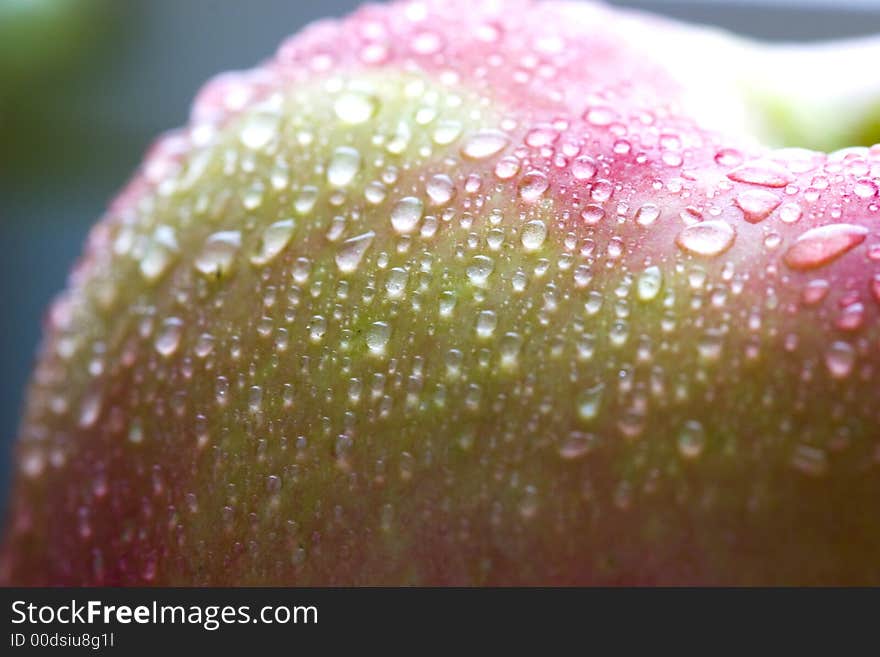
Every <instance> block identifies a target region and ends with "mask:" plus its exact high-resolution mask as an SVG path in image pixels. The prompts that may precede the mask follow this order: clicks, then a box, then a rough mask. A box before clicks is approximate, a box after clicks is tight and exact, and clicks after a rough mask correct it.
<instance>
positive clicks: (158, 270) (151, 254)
mask: <svg viewBox="0 0 880 657" xmlns="http://www.w3.org/2000/svg"><path fill="white" fill-rule="evenodd" d="M176 254H177V238H176V236H175V234H174V229H173V228H171V227H170V226H159V227H158V228H156V231H155V232H154V233H153V237H152V238H151V239H150V241H149V243H148V245H147V248H146V252H145V253H144V255H143V257H142V258H141V260H140V263H139V264H138V266H139V269H140V271H141V274H142V275H143V277H144V278H145V279H146V280H147V281H149V282H151V283H152V282H155V281H157V280H159V278H161V277H162V275H163V274H164V273H165V272H166V271H167V270H168V267H169V265H171V263H172V262H173V261H174V259H175V258H176V257H177V255H176Z"/></svg>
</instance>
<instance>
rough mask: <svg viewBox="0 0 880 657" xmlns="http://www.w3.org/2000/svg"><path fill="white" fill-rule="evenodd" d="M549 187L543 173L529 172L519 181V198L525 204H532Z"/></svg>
mask: <svg viewBox="0 0 880 657" xmlns="http://www.w3.org/2000/svg"><path fill="white" fill-rule="evenodd" d="M549 185H550V183H549V182H548V180H547V176H545V175H544V174H543V173H541V172H540V171H529V172H527V173H526V174H525V175H524V176H523V177H522V179H521V180H520V181H519V186H518V189H519V196H520V198H521V199H522V200H523V201H526V202H527V203H534V202H535V201H537V200H538V199H539V198H541V196H543V195H544V192H546V191H547V188H548V187H549Z"/></svg>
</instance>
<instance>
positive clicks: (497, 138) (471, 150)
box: [461, 130, 509, 160]
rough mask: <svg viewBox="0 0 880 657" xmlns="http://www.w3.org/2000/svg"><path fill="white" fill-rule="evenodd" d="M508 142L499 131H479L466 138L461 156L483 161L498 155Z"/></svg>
mask: <svg viewBox="0 0 880 657" xmlns="http://www.w3.org/2000/svg"><path fill="white" fill-rule="evenodd" d="M508 142H509V139H508V137H507V135H505V134H504V133H503V132H500V131H499V130H480V131H478V132H475V133H474V134H472V135H470V136H469V137H468V138H467V140H466V141H465V143H464V144H463V145H462V147H461V154H462V155H463V156H464V157H466V158H470V159H472V160H483V159H486V158H487V157H492V156H493V155H497V154H498V153H500V152H501V151H502V150H503V149H504V147H505V146H507V144H508Z"/></svg>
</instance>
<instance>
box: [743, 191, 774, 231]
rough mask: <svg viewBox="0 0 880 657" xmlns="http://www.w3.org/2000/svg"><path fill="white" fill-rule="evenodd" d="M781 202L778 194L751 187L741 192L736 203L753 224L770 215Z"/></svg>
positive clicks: (747, 219)
mask: <svg viewBox="0 0 880 657" xmlns="http://www.w3.org/2000/svg"><path fill="white" fill-rule="evenodd" d="M781 202H782V201H781V199H780V198H779V197H778V196H776V194H774V193H773V192H768V191H766V190H763V189H749V190H746V191H744V192H740V193H739V194H738V195H737V197H736V204H737V205H738V206H739V208H740V210H742V211H743V215H744V216H745V219H746V221H748V222H749V223H751V224H756V223H758V222H759V221H763V220H764V219H766V218H767V217H769V216H770V213H771V212H773V210H775V209H776V208H777V207H779V204H780V203H781Z"/></svg>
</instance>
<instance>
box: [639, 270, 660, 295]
mask: <svg viewBox="0 0 880 657" xmlns="http://www.w3.org/2000/svg"><path fill="white" fill-rule="evenodd" d="M662 287H663V273H662V272H661V271H660V267H657V266H656V265H652V266H651V267H647V268H646V269H645V271H643V272H642V273H641V275H640V276H639V280H638V283H637V285H636V290H637V294H638V297H639V299H640V300H641V301H653V300H654V299H656V298H657V295H658V294H660V288H662Z"/></svg>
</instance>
